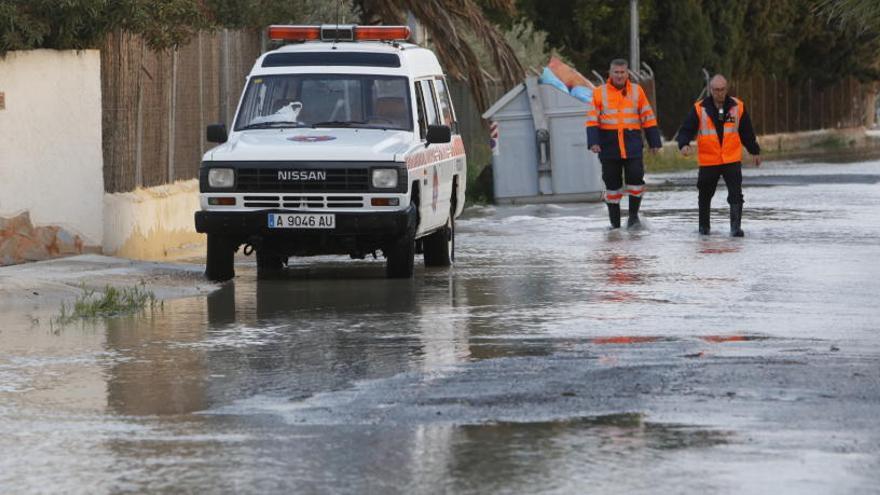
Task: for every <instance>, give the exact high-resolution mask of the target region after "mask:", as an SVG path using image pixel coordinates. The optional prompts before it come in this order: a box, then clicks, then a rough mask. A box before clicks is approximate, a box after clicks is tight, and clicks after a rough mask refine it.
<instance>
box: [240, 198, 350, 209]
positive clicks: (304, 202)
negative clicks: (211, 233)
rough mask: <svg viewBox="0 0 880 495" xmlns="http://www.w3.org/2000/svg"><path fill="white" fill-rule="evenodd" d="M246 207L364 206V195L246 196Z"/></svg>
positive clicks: (308, 207)
mask: <svg viewBox="0 0 880 495" xmlns="http://www.w3.org/2000/svg"><path fill="white" fill-rule="evenodd" d="M244 207H245V208H292V209H323V208H363V207H364V198H363V196H315V195H310V196H245V197H244Z"/></svg>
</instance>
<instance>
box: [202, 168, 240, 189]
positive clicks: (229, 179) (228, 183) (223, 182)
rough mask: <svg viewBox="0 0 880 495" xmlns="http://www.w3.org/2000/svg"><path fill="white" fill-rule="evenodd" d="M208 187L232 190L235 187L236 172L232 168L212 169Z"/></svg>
mask: <svg viewBox="0 0 880 495" xmlns="http://www.w3.org/2000/svg"><path fill="white" fill-rule="evenodd" d="M208 185H209V186H210V187H216V188H230V187H232V186H234V185H235V170H233V169H231V168H212V169H211V170H208Z"/></svg>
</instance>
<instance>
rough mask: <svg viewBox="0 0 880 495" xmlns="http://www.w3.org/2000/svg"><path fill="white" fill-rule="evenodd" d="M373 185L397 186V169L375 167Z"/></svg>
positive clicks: (381, 187) (385, 187) (377, 186)
mask: <svg viewBox="0 0 880 495" xmlns="http://www.w3.org/2000/svg"><path fill="white" fill-rule="evenodd" d="M373 187H375V188H377V189H391V188H395V187H397V169H396V168H374V169H373Z"/></svg>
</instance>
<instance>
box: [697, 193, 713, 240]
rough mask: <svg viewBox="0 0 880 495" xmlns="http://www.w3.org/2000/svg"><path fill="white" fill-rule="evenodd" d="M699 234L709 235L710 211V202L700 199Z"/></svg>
mask: <svg viewBox="0 0 880 495" xmlns="http://www.w3.org/2000/svg"><path fill="white" fill-rule="evenodd" d="M699 203H700V235H709V216H710V213H711V211H712V208H711V206H712V203H710V202H709V201H700V202H699Z"/></svg>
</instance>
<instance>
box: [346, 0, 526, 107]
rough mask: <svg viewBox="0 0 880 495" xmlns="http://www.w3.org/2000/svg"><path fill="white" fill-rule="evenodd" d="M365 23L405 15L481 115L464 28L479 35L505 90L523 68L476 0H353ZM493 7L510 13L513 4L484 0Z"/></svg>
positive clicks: (476, 67)
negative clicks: (415, 23) (416, 22)
mask: <svg viewBox="0 0 880 495" xmlns="http://www.w3.org/2000/svg"><path fill="white" fill-rule="evenodd" d="M356 3H357V5H358V6H359V7H360V10H361V12H362V14H363V22H364V23H366V24H380V23H381V24H403V23H405V22H406V17H405V15H406V12H407V11H409V12H412V14H413V15H414V16H415V17H416V19H418V20H419V22H420V23H421V24H422V26H424V27H425V29H426V30H427V32H428V34H429V35H430V37H431V39H433V40H435V42H434V46H433V47H432V48H433V49H434V51H435V52H436V53H437V57H438V58H439V59H440V62H441V63H442V64H443V66H444V67H445V68H446V69H447V70H448V71H449V75H450V76H451V77H453V78H456V79H461V80H466V81H468V83H469V88H470V91H471V94H472V95H473V97H474V102H475V103H476V104H477V107H478V108H479V109H480V111H483V110H486V109H487V108H488V107H489V102H488V101H487V96H486V86H487V80H486V77H485V74H484V73H483V70H482V68H481V67H480V62H479V60H478V58H477V55H476V53H474V50H473V49H472V48H471V47H470V46H469V45H468V44H467V42H466V41H465V39H464V37H463V34H464V33H463V29H465V30H469V31H471V32H473V33H475V34H477V35H478V37H479V38H480V39H481V40H482V41H483V43H484V44H485V46H486V48H487V49H488V51H489V54H490V56H491V58H492V63H493V65H495V67H496V68H497V70H498V75H499V77H500V79H501V82H502V84H503V85H504V86H505V89H509V88H512V87H513V86H514V85H516V84H518V83H519V82H520V81H521V80H522V77H523V75H524V74H525V69H524V68H523V66H522V64H521V63H520V61H519V59H518V58H517V57H516V54H515V53H514V52H513V49H512V48H511V47H510V45H508V43H507V41H506V40H505V39H504V35H503V34H502V33H501V32H500V31H499V30H498V29H497V28H496V27H495V25H494V24H492V23H491V22H490V21H489V20H488V19H486V16H485V15H484V14H483V9H482V8H481V7H480V5H479V4H478V3H477V2H476V1H475V0H356ZM485 3H486V4H487V5H488V6H489V7H492V8H494V9H497V10H500V11H502V12H505V13H509V14H513V13H514V11H515V6H514V0H485Z"/></svg>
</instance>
